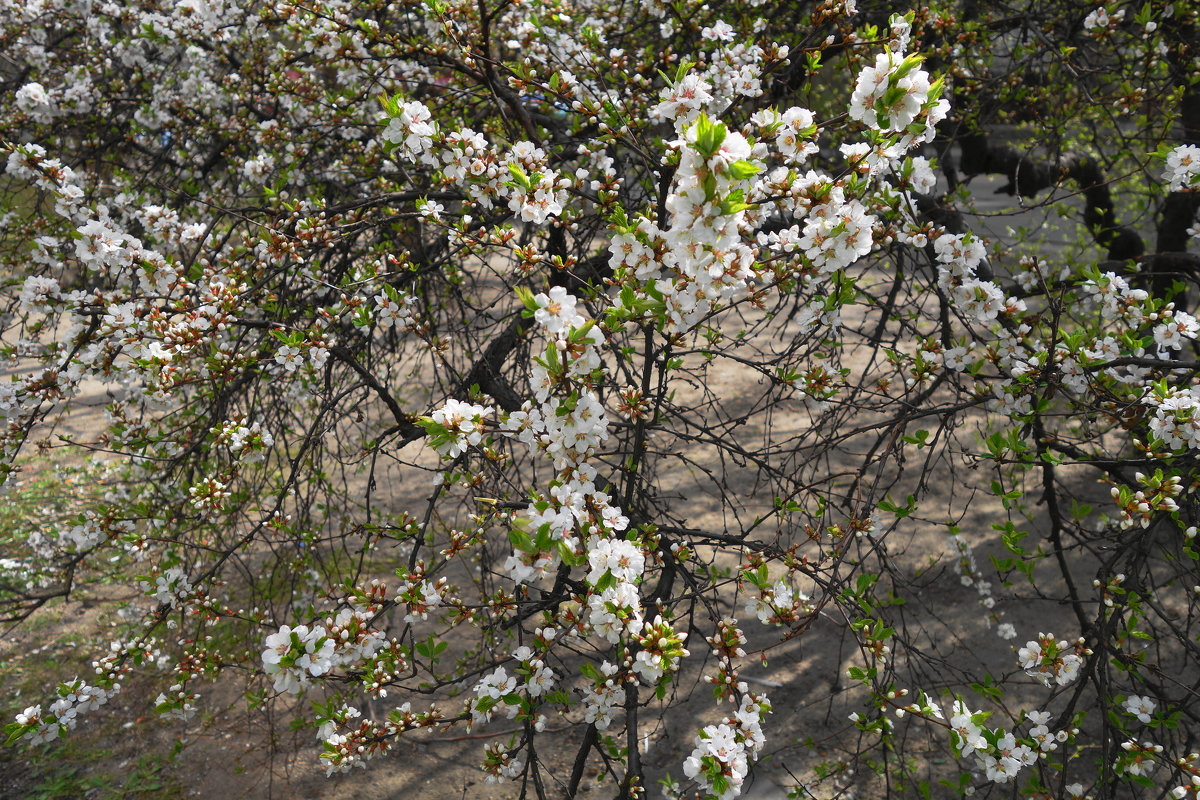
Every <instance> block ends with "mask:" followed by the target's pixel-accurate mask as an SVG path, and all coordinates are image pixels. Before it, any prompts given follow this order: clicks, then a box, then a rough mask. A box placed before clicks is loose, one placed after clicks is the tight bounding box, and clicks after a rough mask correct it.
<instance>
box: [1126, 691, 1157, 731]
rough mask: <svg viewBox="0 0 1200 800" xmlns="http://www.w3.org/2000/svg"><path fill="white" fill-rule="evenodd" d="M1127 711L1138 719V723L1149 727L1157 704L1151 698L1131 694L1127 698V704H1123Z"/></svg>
mask: <svg viewBox="0 0 1200 800" xmlns="http://www.w3.org/2000/svg"><path fill="white" fill-rule="evenodd" d="M1121 705H1122V706H1124V708H1125V710H1126V711H1127V712H1128V713H1129V714H1132V715H1133V716H1135V717H1137V719H1138V721H1139V722H1141V723H1142V724H1143V725H1149V724H1150V720H1151V718H1152V716H1153V714H1154V709H1155V708H1156V707H1157V704H1156V703H1155V702H1154V701H1153V700H1151V699H1150V698H1149V697H1145V696H1142V695H1136V694H1131V695H1129V696H1128V697H1126V698H1125V702H1123V703H1122V704H1121Z"/></svg>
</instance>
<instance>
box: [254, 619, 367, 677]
mask: <svg viewBox="0 0 1200 800" xmlns="http://www.w3.org/2000/svg"><path fill="white" fill-rule="evenodd" d="M370 619H371V616H370V615H369V614H367V613H364V612H362V611H359V610H356V609H350V608H344V609H342V610H341V611H339V612H338V614H337V616H336V617H335V618H333V619H330V620H327V621H326V625H313V626H312V627H311V628H310V627H308V626H307V625H297V626H296V627H294V628H293V627H289V626H287V625H284V626H283V627H281V628H280V629H279V631H278V632H277V633H273V634H271V635H270V636H268V637H267V639H266V642H265V644H266V646H267V649H266V650H263V652H262V661H263V670H264V671H265V672H266V673H267V674H268V675H271V676H274V681H275V691H277V692H289V693H292V694H295V693H297V692H299V691H300V690H301V689H303V688H304V687H306V686H308V685H309V683H310V682H311V680H310V679H311V678H316V677H320V676H322V675H325V674H327V673H329V672H330V671H331V670H333V669H336V668H337V667H340V666H345V665H350V664H356V663H359V662H361V661H363V660H365V659H369V658H371V657H372V656H374V655H375V653H376V652H378V651H379V649H380V648H381V647H383V646H384V645H385V644H386V641H387V640H386V639H385V637H384V636H383V634H382V633H380V632H379V631H373V630H371V629H370V627H369V622H370Z"/></svg>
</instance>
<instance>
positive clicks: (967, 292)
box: [933, 233, 1016, 325]
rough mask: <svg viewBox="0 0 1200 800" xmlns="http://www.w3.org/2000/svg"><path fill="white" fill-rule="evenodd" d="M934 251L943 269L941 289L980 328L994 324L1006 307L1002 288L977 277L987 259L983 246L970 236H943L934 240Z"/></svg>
mask: <svg viewBox="0 0 1200 800" xmlns="http://www.w3.org/2000/svg"><path fill="white" fill-rule="evenodd" d="M933 249H934V253H936V255H937V260H938V264H939V265H940V266H939V267H938V285H939V286H941V287H942V288H943V289H945V290H946V291H947V292H948V293H949V295H950V299H951V301H952V302H953V303H954V304H955V306H957V307H958V308H960V309H962V311H963V312H964V313H966V314H969V315H971V316H973V317H974V318H975V319H976V320H977V321H978V322H980V323H981V324H984V325H987V324H990V323H992V322H994V321H995V319H996V317H997V316H999V314H1000V312H1001V311H1004V310H1005V308H1006V305H1007V303H1006V301H1005V298H1004V293H1003V292H1002V291H1000V287H998V286H997V285H996V284H995V283H993V282H992V281H987V280H980V279H979V278H977V277H975V270H976V268H978V267H979V265H980V264H982V263H983V262H984V260H985V259H986V258H987V249H986V248H985V247H984V246H983V242H981V241H979V240H978V239H976V238H975V237H973V236H971V235H970V234H965V235H964V234H951V233H942V234H941V235H940V236H938V237H937V238H936V239H934V240H933ZM1012 302H1014V303H1015V302H1016V301H1012Z"/></svg>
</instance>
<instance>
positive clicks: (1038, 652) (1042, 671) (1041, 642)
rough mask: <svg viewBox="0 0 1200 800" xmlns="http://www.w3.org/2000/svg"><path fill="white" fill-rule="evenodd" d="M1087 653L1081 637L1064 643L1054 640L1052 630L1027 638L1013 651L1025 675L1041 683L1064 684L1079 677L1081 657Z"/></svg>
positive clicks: (1088, 652)
mask: <svg viewBox="0 0 1200 800" xmlns="http://www.w3.org/2000/svg"><path fill="white" fill-rule="evenodd" d="M1091 653H1092V651H1091V650H1089V649H1088V648H1086V647H1084V643H1083V639H1077V640H1076V641H1075V642H1074V643H1072V644H1071V645H1066V644H1063V643H1062V642H1059V641H1058V640H1056V639H1055V638H1054V634H1053V633H1039V634H1038V638H1037V641H1028V642H1026V643H1025V646H1024V647H1022V648H1021V649H1020V650H1018V651H1017V661H1018V663H1020V665H1021V668H1022V669H1024V670H1025V674H1026V675H1028V676H1029V677H1031V678H1036V679H1037V680H1039V681H1041V682H1042V683H1043V684H1044V685H1045V686H1050V685H1051V684H1058V685H1059V686H1067V685H1069V684H1071V683H1074V681H1075V679H1076V678H1078V677H1079V670H1080V669H1081V668H1082V667H1083V663H1084V662H1083V660H1084V657H1085V656H1088V655H1091Z"/></svg>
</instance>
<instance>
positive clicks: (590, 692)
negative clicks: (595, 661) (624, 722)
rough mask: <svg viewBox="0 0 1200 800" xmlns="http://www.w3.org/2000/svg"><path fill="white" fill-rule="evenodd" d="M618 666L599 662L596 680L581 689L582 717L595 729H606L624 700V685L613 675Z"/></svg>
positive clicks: (618, 670)
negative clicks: (594, 726) (593, 725)
mask: <svg viewBox="0 0 1200 800" xmlns="http://www.w3.org/2000/svg"><path fill="white" fill-rule="evenodd" d="M618 672H620V668H619V667H618V666H617V665H616V664H613V663H612V662H610V661H605V662H603V663H602V664H600V668H599V671H598V673H597V674H596V681H595V683H594V684H592V685H588V686H585V687H584V689H583V709H584V719H585V720H586V721H587V722H590V723H594V724H595V725H596V730H601V731H603V730H607V729H608V726H609V725H611V724H612V722H613V719H615V718H616V715H617V711H618V710H619V709H620V707H621V705H622V704H623V703H624V702H625V687H624V686H623V685H622V684H621V683H620V681H618V680H616V679H615V678H614V676H615V675H616V674H617V673H618Z"/></svg>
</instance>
